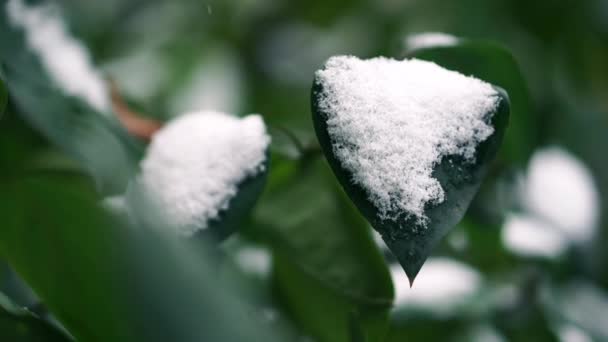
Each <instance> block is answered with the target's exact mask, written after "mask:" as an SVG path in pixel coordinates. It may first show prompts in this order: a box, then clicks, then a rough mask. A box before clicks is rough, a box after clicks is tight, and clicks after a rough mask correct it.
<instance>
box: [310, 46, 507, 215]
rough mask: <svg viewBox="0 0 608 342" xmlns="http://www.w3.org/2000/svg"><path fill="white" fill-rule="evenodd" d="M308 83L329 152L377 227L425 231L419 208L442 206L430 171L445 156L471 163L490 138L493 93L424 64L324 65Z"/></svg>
mask: <svg viewBox="0 0 608 342" xmlns="http://www.w3.org/2000/svg"><path fill="white" fill-rule="evenodd" d="M316 81H317V82H318V83H320V84H321V85H322V88H323V91H322V93H321V94H320V97H319V99H318V100H319V107H320V109H321V110H322V111H323V112H324V113H326V114H327V118H326V120H327V121H326V122H327V129H328V133H329V136H330V139H331V143H332V147H333V152H334V154H335V156H336V157H337V159H338V160H339V161H340V163H341V165H342V167H344V168H345V169H346V170H348V171H349V172H350V173H352V175H353V179H352V181H353V182H354V183H355V184H358V185H360V186H361V187H362V188H364V189H365V190H366V192H367V196H368V198H369V200H370V201H371V202H372V203H373V204H374V205H375V206H376V208H377V210H378V211H379V217H380V218H381V219H393V220H395V219H397V217H398V215H399V214H400V213H403V212H405V213H407V214H408V215H413V216H414V217H415V218H416V219H417V220H418V222H419V223H421V224H426V221H427V218H426V216H425V215H424V208H425V205H427V204H438V203H441V202H443V200H444V191H443V188H442V187H441V184H440V183H439V181H438V180H436V179H434V178H433V177H432V172H433V167H434V166H435V165H437V164H438V163H439V162H440V161H441V159H442V157H444V156H447V155H461V156H463V157H464V158H465V159H466V160H468V161H473V159H474V155H475V149H476V147H477V145H478V144H479V143H480V142H482V141H484V140H485V139H487V138H488V137H489V136H490V135H491V134H492V133H493V132H494V128H493V127H492V126H491V125H489V124H488V123H486V121H488V120H489V115H490V114H491V113H493V112H494V111H495V109H496V107H497V105H498V102H499V97H498V94H497V92H496V90H494V88H492V86H491V85H490V84H488V83H485V82H483V81H480V80H478V79H475V78H472V77H466V76H464V75H461V74H459V73H457V72H454V71H449V70H446V69H444V68H441V67H440V66H438V65H436V64H434V63H431V62H425V61H421V60H416V59H411V60H403V61H397V60H393V59H388V58H384V57H379V58H373V59H369V60H360V59H358V58H356V57H352V56H339V57H332V58H330V59H329V61H328V62H327V63H326V65H325V68H324V69H323V70H319V71H317V73H316Z"/></svg>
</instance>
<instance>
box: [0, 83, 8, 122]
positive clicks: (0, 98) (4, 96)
mask: <svg viewBox="0 0 608 342" xmlns="http://www.w3.org/2000/svg"><path fill="white" fill-rule="evenodd" d="M7 103H8V92H7V91H6V87H5V86H4V82H2V79H0V118H2V115H4V111H5V110H6V104H7Z"/></svg>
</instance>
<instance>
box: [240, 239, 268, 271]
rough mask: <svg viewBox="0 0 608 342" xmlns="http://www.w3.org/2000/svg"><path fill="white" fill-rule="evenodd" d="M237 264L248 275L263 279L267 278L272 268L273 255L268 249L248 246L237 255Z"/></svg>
mask: <svg viewBox="0 0 608 342" xmlns="http://www.w3.org/2000/svg"><path fill="white" fill-rule="evenodd" d="M235 259H236V263H237V264H238V265H239V267H240V268H241V269H242V270H243V271H244V272H245V273H247V274H251V275H256V276H259V277H261V278H264V277H267V276H268V275H269V274H270V270H271V268H272V255H271V254H270V251H269V250H268V248H265V247H261V246H254V245H251V246H247V247H243V248H241V249H239V250H238V251H237V252H236V255H235Z"/></svg>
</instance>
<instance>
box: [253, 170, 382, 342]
mask: <svg viewBox="0 0 608 342" xmlns="http://www.w3.org/2000/svg"><path fill="white" fill-rule="evenodd" d="M254 219H255V225H254V228H253V229H251V230H249V231H247V233H248V234H250V235H252V236H254V237H263V238H266V239H267V241H268V242H269V244H270V245H271V247H272V248H273V250H274V252H275V272H276V275H275V282H276V283H277V286H278V288H279V289H280V294H281V297H282V298H283V300H284V302H285V305H286V306H287V309H288V311H289V312H290V313H291V315H292V316H294V317H295V318H296V320H297V323H298V324H299V325H300V326H301V327H302V329H303V330H304V331H305V332H306V333H308V334H310V335H312V336H313V337H314V338H317V339H319V340H321V341H349V327H348V320H349V315H351V312H353V311H356V312H358V314H359V315H360V317H361V321H362V322H363V323H362V324H363V326H364V327H365V328H366V333H367V334H368V338H369V339H370V341H376V340H378V338H379V337H382V335H383V331H384V329H383V328H384V327H385V319H383V318H385V317H386V313H387V310H388V308H389V307H390V305H391V303H392V298H393V289H392V284H391V280H390V274H389V272H388V269H387V267H386V264H385V262H384V261H383V259H382V256H381V254H380V253H379V251H378V249H377V247H376V246H375V244H374V242H373V240H372V237H371V234H370V230H369V228H368V226H367V224H366V223H365V221H364V220H363V219H362V217H360V215H359V214H358V213H357V212H356V210H355V209H354V207H353V206H352V204H350V202H349V201H348V199H347V198H346V196H345V195H344V194H343V193H342V192H341V190H340V189H339V187H338V185H337V184H336V182H335V180H334V177H333V175H332V174H331V172H330V170H329V168H328V167H327V164H326V163H325V161H324V160H321V159H319V158H315V159H309V160H302V161H301V162H297V161H277V162H276V163H275V165H274V168H273V172H272V173H271V175H270V181H269V185H268V190H267V192H266V193H265V195H263V197H262V199H261V200H260V203H259V204H258V207H257V210H256V212H255V215H254Z"/></svg>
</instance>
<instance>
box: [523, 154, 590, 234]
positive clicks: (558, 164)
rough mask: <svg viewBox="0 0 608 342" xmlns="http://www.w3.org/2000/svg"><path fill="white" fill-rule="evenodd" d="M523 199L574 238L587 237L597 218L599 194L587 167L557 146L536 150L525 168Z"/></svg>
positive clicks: (530, 208) (543, 216)
mask: <svg viewBox="0 0 608 342" xmlns="http://www.w3.org/2000/svg"><path fill="white" fill-rule="evenodd" d="M524 191H525V192H524V203H525V205H526V208H527V209H528V210H529V211H530V212H531V213H533V214H535V215H537V216H539V217H541V218H543V219H545V220H547V221H549V222H550V223H551V224H552V225H554V226H555V227H556V228H558V229H561V230H562V231H563V232H564V233H565V234H566V235H567V236H568V237H569V238H571V239H573V240H574V241H578V242H584V241H589V240H590V239H591V238H592V237H593V234H594V232H595V228H596V227H597V224H598V219H599V212H600V208H599V194H598V191H597V187H596V185H595V183H594V180H593V176H592V175H591V172H590V171H589V169H587V167H585V165H584V164H582V163H581V162H580V161H579V160H578V159H576V158H575V157H574V156H572V155H571V154H570V153H568V152H567V151H565V150H563V149H561V148H559V147H549V148H544V149H542V150H539V151H538V152H536V153H535V154H534V155H533V157H532V159H531V161H530V165H529V168H528V173H527V178H526V181H525V189H524Z"/></svg>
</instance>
